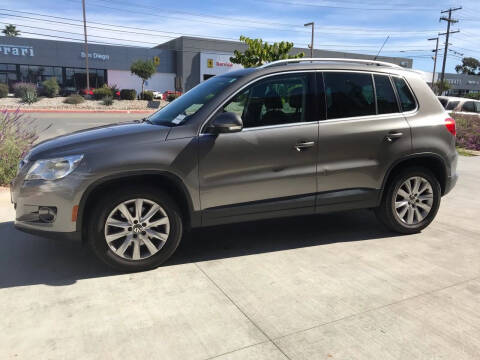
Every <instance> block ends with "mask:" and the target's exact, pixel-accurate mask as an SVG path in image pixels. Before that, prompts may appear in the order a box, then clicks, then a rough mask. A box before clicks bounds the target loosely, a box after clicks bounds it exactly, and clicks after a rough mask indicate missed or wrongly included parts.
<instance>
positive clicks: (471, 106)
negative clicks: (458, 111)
mask: <svg viewBox="0 0 480 360" xmlns="http://www.w3.org/2000/svg"><path fill="white" fill-rule="evenodd" d="M462 111H466V112H475V103H474V102H473V101H467V102H465V103H463V105H462Z"/></svg>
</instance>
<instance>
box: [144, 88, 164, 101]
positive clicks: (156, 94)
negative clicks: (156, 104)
mask: <svg viewBox="0 0 480 360" xmlns="http://www.w3.org/2000/svg"><path fill="white" fill-rule="evenodd" d="M145 91H151V92H152V94H153V98H154V99H162V98H163V94H162V93H161V92H160V91H157V90H145Z"/></svg>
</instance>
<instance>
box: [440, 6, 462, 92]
mask: <svg viewBox="0 0 480 360" xmlns="http://www.w3.org/2000/svg"><path fill="white" fill-rule="evenodd" d="M461 9H462V7H461V6H460V7H458V8H450V9H448V10H444V11H442V12H441V13H442V14H445V13H448V18H447V17H445V16H442V17H441V18H440V21H442V20H443V21H446V22H447V32H446V33H443V34H439V35H446V38H445V50H444V51H443V64H442V75H441V77H440V95H441V94H442V92H443V82H444V81H445V65H446V64H447V53H448V39H449V37H450V34H453V33H457V32H459V30H457V31H450V25H451V24H455V23H457V22H458V20H455V19H452V12H453V11H457V10H461Z"/></svg>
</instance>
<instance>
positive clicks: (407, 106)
mask: <svg viewBox="0 0 480 360" xmlns="http://www.w3.org/2000/svg"><path fill="white" fill-rule="evenodd" d="M393 82H394V83H395V86H396V88H397V92H398V97H399V98H400V103H401V104H402V111H410V110H414V109H415V107H416V105H415V98H414V97H413V95H412V92H411V91H410V89H409V88H408V85H407V83H406V82H405V80H403V79H401V78H397V77H394V78H393Z"/></svg>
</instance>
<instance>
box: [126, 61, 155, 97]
mask: <svg viewBox="0 0 480 360" xmlns="http://www.w3.org/2000/svg"><path fill="white" fill-rule="evenodd" d="M156 71H157V69H156V67H155V64H154V63H153V61H151V60H137V61H134V62H133V64H132V65H131V66H130V72H131V73H132V74H134V75H137V76H138V77H139V78H140V79H142V93H143V92H144V87H145V81H147V80H148V79H150V78H151V77H152V75H153V74H155V72H156Z"/></svg>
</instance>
